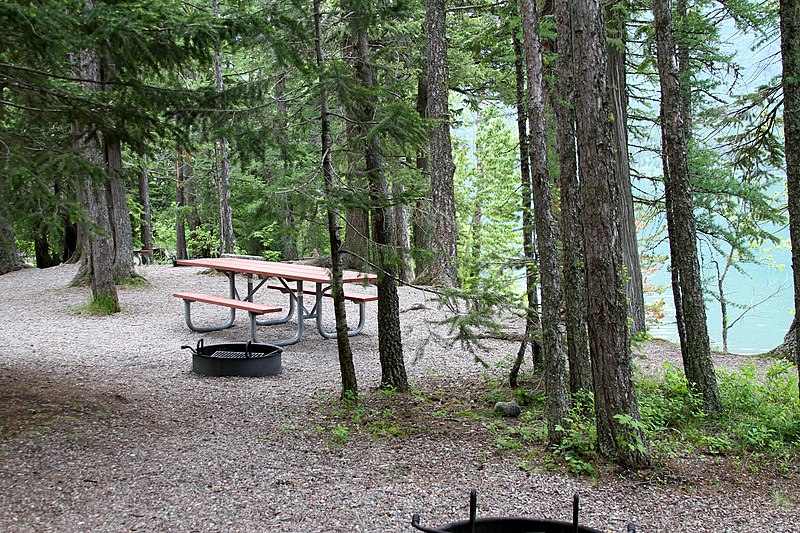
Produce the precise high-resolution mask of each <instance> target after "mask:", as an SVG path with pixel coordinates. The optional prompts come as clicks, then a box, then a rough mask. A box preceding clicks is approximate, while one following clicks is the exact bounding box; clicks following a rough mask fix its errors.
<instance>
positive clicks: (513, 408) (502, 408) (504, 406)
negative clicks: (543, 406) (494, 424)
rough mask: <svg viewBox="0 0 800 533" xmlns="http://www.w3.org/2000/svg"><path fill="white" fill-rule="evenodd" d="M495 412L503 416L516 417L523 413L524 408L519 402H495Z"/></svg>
mask: <svg viewBox="0 0 800 533" xmlns="http://www.w3.org/2000/svg"><path fill="white" fill-rule="evenodd" d="M494 412H495V413H498V414H500V415H503V416H510V417H516V416H519V415H520V414H521V413H522V408H521V407H520V406H519V404H518V403H517V402H515V401H514V400H511V401H510V402H497V403H496V404H494Z"/></svg>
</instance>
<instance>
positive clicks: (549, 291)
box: [520, 0, 569, 444]
mask: <svg viewBox="0 0 800 533" xmlns="http://www.w3.org/2000/svg"><path fill="white" fill-rule="evenodd" d="M520 15H521V19H522V36H523V41H524V46H525V57H526V61H525V65H526V74H527V78H528V124H529V130H530V137H529V139H528V142H529V152H530V164H531V178H532V184H533V188H532V192H533V205H534V222H535V224H536V244H537V250H538V252H539V265H540V267H539V280H540V283H541V292H542V349H543V350H542V352H543V355H544V381H545V392H546V394H547V436H548V440H549V441H550V444H558V443H560V442H561V438H562V436H563V434H562V431H561V430H559V429H558V428H559V427H563V426H564V425H565V419H566V418H567V417H568V416H569V397H568V390H567V367H566V358H565V355H564V350H563V347H562V342H561V269H560V267H559V259H558V246H557V242H558V232H557V225H556V219H555V216H554V214H553V190H552V187H551V184H550V171H549V169H548V161H547V134H546V132H545V106H544V87H543V71H544V66H543V61H542V45H541V40H540V38H539V15H538V13H537V11H536V3H535V1H534V0H521V1H520Z"/></svg>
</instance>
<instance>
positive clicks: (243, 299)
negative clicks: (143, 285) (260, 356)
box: [173, 257, 378, 346]
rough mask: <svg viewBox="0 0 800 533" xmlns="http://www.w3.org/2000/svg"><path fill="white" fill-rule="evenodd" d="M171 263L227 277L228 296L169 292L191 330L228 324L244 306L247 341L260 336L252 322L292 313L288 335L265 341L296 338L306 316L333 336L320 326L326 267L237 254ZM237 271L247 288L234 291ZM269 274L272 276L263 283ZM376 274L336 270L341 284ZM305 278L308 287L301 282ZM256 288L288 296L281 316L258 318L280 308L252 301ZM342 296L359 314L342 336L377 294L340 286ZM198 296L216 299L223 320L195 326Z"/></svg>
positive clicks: (360, 325) (361, 320)
mask: <svg viewBox="0 0 800 533" xmlns="http://www.w3.org/2000/svg"><path fill="white" fill-rule="evenodd" d="M176 264H177V265H183V266H197V267H204V268H211V269H214V270H217V271H219V272H222V273H223V274H225V275H226V276H227V278H228V293H229V297H228V298H223V297H218V296H210V295H205V294H199V293H194V292H178V293H174V294H173V296H175V297H177V298H181V299H182V300H183V301H184V318H185V320H186V325H187V326H188V327H189V329H191V330H192V331H197V332H208V331H219V330H223V329H226V328H229V327H231V326H232V325H233V322H234V320H235V318H236V310H237V309H239V310H242V311H247V312H248V314H249V316H250V336H251V339H252V341H253V342H263V341H262V340H261V339H260V337H259V336H258V333H257V327H258V326H272V325H277V324H285V323H287V322H289V321H290V320H292V319H294V320H295V322H296V324H297V326H296V329H295V332H294V335H292V336H291V337H288V338H283V339H277V340H270V341H268V342H269V343H270V344H275V345H277V346H287V345H289V344H294V343H296V342H298V341H299V340H300V339H301V338H302V336H303V332H304V323H305V321H306V320H307V319H312V318H313V319H316V326H317V332H318V333H319V334H320V335H321V336H322V337H324V338H326V339H332V338H335V337H336V333H335V332H330V331H327V330H325V328H324V327H323V320H322V318H323V313H322V310H323V299H324V298H325V297H330V296H331V293H330V283H331V272H330V270H329V269H327V268H322V267H317V266H312V265H303V264H297V263H282V262H274V261H256V260H252V259H240V258H228V257H221V258H203V259H180V260H178V261H176ZM237 274H243V275H244V276H245V278H246V280H247V294H244V295H240V294H239V291H238V290H237V288H236V279H235V278H236V275H237ZM270 279H275V280H276V281H275V282H273V283H269V280H270ZM376 280H377V276H375V274H369V273H365V272H357V271H354V270H345V271H344V272H343V274H342V282H343V283H346V284H353V283H364V284H366V283H370V282H374V281H376ZM306 283H309V284H311V287H309V288H308V290H307V288H306ZM262 288H266V289H268V290H277V291H280V292H282V293H284V294H286V295H287V296H288V304H289V305H288V310H287V312H286V314H285V315H284V316H283V317H281V318H268V319H261V318H259V317H261V316H263V315H266V314H272V313H280V312H281V311H283V309H282V308H280V307H273V306H268V305H263V304H259V303H257V302H255V301H254V299H253V298H254V296H255V295H256V293H257V292H258V291H259V290H261V289H262ZM307 292H310V293H313V296H314V306H313V307H312V308H311V309H310V310H309V309H308V308H307V307H306V305H305V299H304V295H305V294H306V293H307ZM344 297H345V300H348V301H351V302H353V303H355V304H357V305H358V311H359V317H358V324H357V325H356V326H355V327H354V328H352V329H350V330H348V332H347V334H348V336H353V335H358V334H359V333H361V332H362V330H363V329H364V323H365V320H366V318H365V315H366V310H365V304H366V302H369V301H374V300H377V299H378V297H377V295H374V294H368V293H364V292H355V291H345V293H344ZM193 302H200V303H205V304H211V305H218V306H222V307H227V308H229V309H230V312H229V316H228V320H226V321H225V322H223V323H220V324H215V325H211V326H198V325H195V324H194V323H193V322H192V317H191V304H192V303H193Z"/></svg>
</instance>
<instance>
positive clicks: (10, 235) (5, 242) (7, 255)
mask: <svg viewBox="0 0 800 533" xmlns="http://www.w3.org/2000/svg"><path fill="white" fill-rule="evenodd" d="M0 201H1V200H0ZM7 214H8V210H7V209H6V208H5V206H3V208H2V209H0V275H3V274H6V273H8V272H13V271H15V270H19V269H21V268H23V267H24V266H25V264H24V263H23V262H22V260H21V259H20V257H19V251H17V242H16V240H15V239H14V229H13V227H12V226H11V221H10V220H9V219H8V218H7V216H6V215H7Z"/></svg>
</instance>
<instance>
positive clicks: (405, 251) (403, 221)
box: [392, 182, 414, 281]
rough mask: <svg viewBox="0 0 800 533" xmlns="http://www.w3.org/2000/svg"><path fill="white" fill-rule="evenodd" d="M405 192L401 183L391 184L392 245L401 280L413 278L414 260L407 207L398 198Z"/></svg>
mask: <svg viewBox="0 0 800 533" xmlns="http://www.w3.org/2000/svg"><path fill="white" fill-rule="evenodd" d="M404 192H405V187H404V186H403V184H402V183H397V182H396V183H393V184H392V197H393V199H394V212H393V213H392V215H393V216H394V228H395V231H394V246H395V247H396V249H397V253H398V255H399V257H398V263H397V276H398V277H399V278H400V279H401V280H403V281H411V280H412V279H414V262H413V261H412V260H411V234H410V233H409V225H408V209H407V208H406V205H405V204H404V203H403V202H400V201H398V198H399V197H401V196H402V195H403V193H404Z"/></svg>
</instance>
